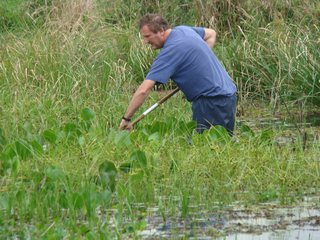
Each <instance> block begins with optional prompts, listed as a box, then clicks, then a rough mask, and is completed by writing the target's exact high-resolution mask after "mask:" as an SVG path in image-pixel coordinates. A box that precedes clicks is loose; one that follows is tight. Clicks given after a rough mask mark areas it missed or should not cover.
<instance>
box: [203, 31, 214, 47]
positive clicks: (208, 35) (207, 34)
mask: <svg viewBox="0 0 320 240" xmlns="http://www.w3.org/2000/svg"><path fill="white" fill-rule="evenodd" d="M216 36H217V33H216V31H215V30H213V29H211V28H205V29H204V38H203V39H204V40H205V41H206V43H207V44H208V46H209V47H210V48H212V47H213V46H214V44H215V43H216Z"/></svg>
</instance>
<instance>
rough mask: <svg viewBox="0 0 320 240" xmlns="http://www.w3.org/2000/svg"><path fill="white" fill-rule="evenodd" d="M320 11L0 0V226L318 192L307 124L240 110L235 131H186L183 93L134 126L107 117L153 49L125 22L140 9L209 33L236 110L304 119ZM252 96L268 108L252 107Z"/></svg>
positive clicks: (132, 223)
mask: <svg viewBox="0 0 320 240" xmlns="http://www.w3.org/2000/svg"><path fill="white" fill-rule="evenodd" d="M319 9H320V5H319V2H318V1H316V0H307V1H272V4H271V1H257V0H244V1H224V0H221V1H201V0H193V1H191V0H190V1H179V0H171V1H125V0H117V1H102V0H96V1H94V0H91V1H85V0H72V1H62V0H58V1H49V0H48V1H46V0H28V1H20V0H14V1H2V2H1V3H0V13H1V14H0V16H1V17H0V32H1V33H0V42H1V45H0V71H1V74H0V102H1V104H0V174H1V178H0V179H1V181H0V192H1V194H0V237H1V238H18V239H25V238H31V239H42V238H43V239H61V238H63V237H65V236H66V237H67V238H70V239H77V238H84V239H87V238H88V239H96V238H97V237H100V238H101V239H108V238H110V239H112V238H119V239H120V238H121V236H122V235H127V236H131V237H132V238H135V237H136V238H139V237H138V236H137V231H139V230H143V229H144V227H145V225H146V222H145V221H146V220H145V215H146V214H147V213H146V211H147V208H148V207H154V206H156V207H157V208H158V212H159V215H161V216H162V217H163V219H167V218H169V217H170V216H181V217H183V218H187V217H188V216H189V215H190V214H191V213H192V211H193V208H191V207H190V206H191V205H193V206H194V205H199V206H200V204H201V207H202V208H205V209H206V210H209V211H214V210H215V209H216V207H217V206H220V207H221V206H223V205H224V204H227V203H231V202H234V201H242V202H244V203H247V204H250V203H256V202H264V201H269V200H274V199H279V200H280V201H281V202H282V203H294V202H295V201H296V200H297V199H298V198H299V196H302V195H304V194H307V193H312V192H313V191H317V190H318V188H319V179H320V178H319V175H320V165H319V160H318V158H319V157H318V156H319V155H320V147H319V146H320V144H319V133H317V131H319V130H316V129H315V128H311V129H309V130H306V131H307V133H308V136H309V137H308V140H307V141H306V140H305V139H304V138H303V136H302V135H301V134H300V133H298V131H297V130H296V129H294V131H291V132H289V133H288V130H286V129H283V128H282V127H281V126H276V125H271V126H270V127H263V128H262V127H260V128H255V127H251V128H250V127H248V126H247V125H246V124H245V123H243V121H241V122H240V121H238V125H237V130H236V136H235V138H234V139H230V138H229V137H228V135H227V134H226V132H225V131H224V129H220V128H213V129H211V130H210V131H207V132H205V133H204V134H202V135H197V134H193V126H194V124H193V123H192V122H190V116H191V110H190V105H189V103H187V102H186V101H185V99H183V98H182V96H181V94H178V95H177V96H175V97H173V98H172V99H170V100H169V101H168V102H166V103H165V104H164V106H163V107H161V108H160V109H157V110H156V111H155V112H154V113H152V114H150V116H148V117H147V118H145V119H144V120H143V121H142V122H141V123H139V125H138V126H137V128H136V130H135V131H133V132H132V133H130V134H129V133H128V132H124V131H118V130H117V127H118V124H119V121H120V119H121V116H122V114H123V112H124V111H125V108H126V106H127V103H128V101H129V100H130V98H131V95H132V93H133V91H134V90H135V88H136V87H137V86H138V84H139V82H140V81H141V80H142V79H143V77H144V76H145V74H146V72H147V70H148V68H149V66H150V64H151V62H152V59H153V58H154V56H155V55H156V52H153V51H152V50H150V49H149V48H147V47H146V46H144V45H143V44H142V43H141V40H140V39H139V36H138V32H137V29H136V21H137V19H139V17H140V16H141V15H143V14H144V13H146V12H159V13H162V14H164V15H165V16H166V17H167V18H168V20H169V21H170V22H172V23H173V25H177V24H189V25H202V26H206V27H213V28H215V29H216V30H217V31H218V34H219V38H218V42H217V44H216V46H215V47H214V49H213V50H214V51H215V53H216V54H217V55H218V56H219V58H220V59H221V60H222V61H223V63H224V64H225V66H226V68H227V70H228V72H229V73H230V75H231V76H232V77H233V79H234V80H235V82H236V83H237V86H238V89H239V114H241V116H240V117H239V120H240V119H241V120H243V119H244V120H246V119H248V117H250V118H254V119H257V121H259V117H261V115H263V116H265V115H267V116H271V114H272V113H279V112H282V114H283V116H284V118H285V119H288V120H290V121H296V120H297V115H299V116H300V117H299V122H298V123H301V122H303V121H305V120H306V118H305V117H306V115H305V113H306V109H309V108H311V109H317V108H318V107H319V105H320V96H319V94H320V77H319V73H320V66H319V63H320V52H319V50H318V48H319V44H320V39H319V27H318V26H319V19H320V18H319V16H320V12H319ZM161 96H162V93H161V92H156V91H155V92H153V93H152V94H151V97H150V98H149V99H148V101H147V103H146V105H144V106H146V107H147V106H150V105H151V104H152V103H154V102H155V101H156V100H158V99H159V98H160V97H161ZM257 101H258V102H259V105H263V106H266V109H267V113H261V112H258V109H257V110H256V111H252V108H253V107H254V106H255V105H253V104H252V105H251V104H250V103H253V102H254V103H256V102H257ZM249 106H253V107H249ZM295 106H301V107H300V108H294V107H295ZM142 110H143V109H141V111H142ZM252 112H253V114H252ZM297 113H299V114H297ZM317 113H319V112H317ZM138 114H139V113H138ZM317 134H318V135H317ZM287 135H290V138H289V141H288V142H286V143H284V144H279V143H278V141H277V139H278V138H279V137H283V136H287ZM191 142H192V143H191ZM141 203H143V206H142V207H141V205H139V204H141ZM195 211H197V210H195Z"/></svg>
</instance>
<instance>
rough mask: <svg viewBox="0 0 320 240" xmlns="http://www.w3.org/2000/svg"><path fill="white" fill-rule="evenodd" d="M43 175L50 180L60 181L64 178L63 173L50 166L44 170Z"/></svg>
mask: <svg viewBox="0 0 320 240" xmlns="http://www.w3.org/2000/svg"><path fill="white" fill-rule="evenodd" d="M45 174H46V176H47V177H48V178H50V179H52V180H62V179H64V178H65V173H64V172H63V171H62V170H61V169H59V168H57V167H54V166H50V167H48V168H47V169H46V170H45Z"/></svg>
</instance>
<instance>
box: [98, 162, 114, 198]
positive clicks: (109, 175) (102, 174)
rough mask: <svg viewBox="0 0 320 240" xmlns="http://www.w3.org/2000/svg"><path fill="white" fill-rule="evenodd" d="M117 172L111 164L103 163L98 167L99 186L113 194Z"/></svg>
mask: <svg viewBox="0 0 320 240" xmlns="http://www.w3.org/2000/svg"><path fill="white" fill-rule="evenodd" d="M117 172H118V171H117V168H116V166H115V165H114V163H113V162H110V161H105V162H103V163H102V164H101V165H100V166H99V180H100V183H101V185H102V186H103V187H106V188H107V189H110V191H112V192H113V191H114V189H115V185H116V176H117Z"/></svg>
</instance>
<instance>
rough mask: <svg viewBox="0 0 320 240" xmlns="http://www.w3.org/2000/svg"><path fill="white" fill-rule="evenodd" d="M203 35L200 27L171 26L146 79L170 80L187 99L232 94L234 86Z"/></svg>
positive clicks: (164, 81)
mask: <svg viewBox="0 0 320 240" xmlns="http://www.w3.org/2000/svg"><path fill="white" fill-rule="evenodd" d="M203 37H204V29H203V28H192V27H187V26H178V27H175V28H173V29H172V31H171V33H170V35H169V36H168V38H167V40H166V42H165V44H164V46H163V48H162V49H161V51H160V53H159V55H158V56H157V58H156V59H155V61H154V63H153V65H152V67H151V69H150V71H149V73H148V75H147V79H154V80H156V81H157V82H160V83H166V82H167V80H168V79H169V78H171V79H173V80H174V81H175V82H176V83H177V85H178V86H179V88H180V89H181V90H182V91H183V92H184V94H185V95H186V97H187V99H188V101H193V100H194V99H197V98H198V97H200V96H217V95H223V96H231V95H233V94H234V93H235V92H236V87H235V85H234V84H233V82H232V81H231V79H230V77H229V75H228V73H227V72H226V71H225V69H224V67H223V66H222V65H221V63H220V62H219V60H218V59H217V57H216V56H215V54H214V53H213V52H212V50H211V49H210V48H209V47H208V45H207V44H206V42H205V41H204V40H203Z"/></svg>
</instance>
